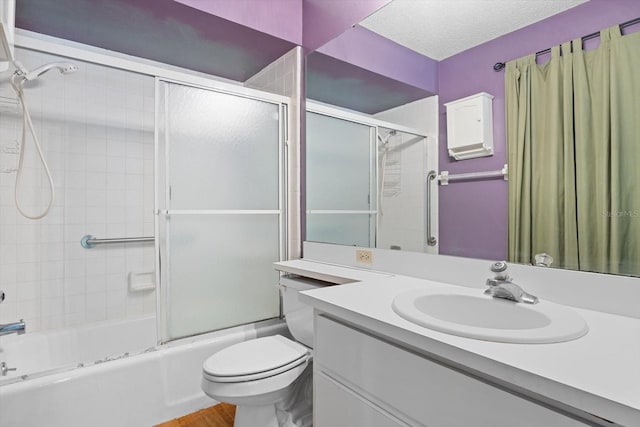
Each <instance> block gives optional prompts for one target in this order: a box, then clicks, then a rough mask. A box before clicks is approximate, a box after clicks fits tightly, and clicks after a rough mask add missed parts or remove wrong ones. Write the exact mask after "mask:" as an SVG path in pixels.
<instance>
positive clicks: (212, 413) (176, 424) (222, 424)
mask: <svg viewBox="0 0 640 427" xmlns="http://www.w3.org/2000/svg"><path fill="white" fill-rule="evenodd" d="M235 416H236V407H235V406H234V405H230V404H228V403H220V404H219V405H216V406H212V407H210V408H206V409H202V410H200V411H198V412H194V413H193V414H189V415H185V416H184V417H181V418H176V419H175V420H172V421H167V422H166V423H162V424H158V425H157V426H156V427H233V420H234V419H235Z"/></svg>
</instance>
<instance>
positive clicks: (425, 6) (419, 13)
mask: <svg viewBox="0 0 640 427" xmlns="http://www.w3.org/2000/svg"><path fill="white" fill-rule="evenodd" d="M587 1H588V0H393V1H392V2H391V3H390V4H389V5H387V6H385V7H384V8H383V9H381V10H379V11H378V12H376V13H374V14H373V15H371V16H369V17H368V18H366V19H365V20H364V21H362V22H361V23H360V24H361V25H362V26H364V27H365V28H368V29H369V30H371V31H374V32H376V33H378V34H380V35H382V36H384V37H386V38H388V39H391V40H393V41H395V42H396V43H398V44H401V45H403V46H406V47H408V48H409V49H412V50H415V51H416V52H419V53H421V54H423V55H426V56H428V57H430V58H432V59H435V60H438V61H440V60H443V59H445V58H448V57H450V56H452V55H455V54H456V53H459V52H462V51H464V50H467V49H470V48H472V47H474V46H477V45H480V44H482V43H485V42H487V41H489V40H493V39H495V38H497V37H499V36H501V35H504V34H507V33H510V32H512V31H515V30H517V29H519V28H522V27H526V26H527V25H530V24H533V23H534V22H538V21H541V20H543V19H545V18H548V17H550V16H553V15H555V14H557V13H560V12H563V11H565V10H567V9H571V8H572V7H575V6H577V5H579V4H581V3H585V2H587Z"/></svg>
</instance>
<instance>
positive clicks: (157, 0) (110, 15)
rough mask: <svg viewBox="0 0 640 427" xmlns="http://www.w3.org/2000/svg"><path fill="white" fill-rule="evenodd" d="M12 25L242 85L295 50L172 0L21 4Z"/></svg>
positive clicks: (46, 0)
mask: <svg viewBox="0 0 640 427" xmlns="http://www.w3.org/2000/svg"><path fill="white" fill-rule="evenodd" d="M0 1H2V0H0ZM16 26H17V27H19V28H23V29H27V30H31V31H35V32H38V33H43V34H48V35H51V36H54V37H60V38H63V39H67V40H73V41H76V42H80V43H85V44H88V45H92V46H97V47H101V48H105V49H109V50H114V51H116V52H122V53H126V54H129V55H134V56H138V57H141V58H147V59H151V60H154V61H160V62H164V63H167V64H171V65H176V66H179V67H184V68H188V69H191V70H196V71H202V72H204V73H208V74H213V75H217V76H221V77H225V78H228V79H232V80H236V81H241V82H243V81H245V80H247V79H248V78H249V77H251V76H253V75H254V74H255V73H257V72H258V71H260V70H262V69H263V68H264V67H265V66H267V65H268V64H270V63H272V62H273V61H275V60H276V59H278V58H280V57H281V56H282V55H284V54H285V53H286V52H288V51H289V50H291V49H292V48H293V47H294V46H295V44H294V43H291V42H289V41H286V40H283V39H281V38H277V37H274V36H271V35H268V34H265V33H263V32H261V31H258V30H255V29H252V28H249V27H247V26H243V25H239V24H237V23H235V22H231V21H229V20H227V19H224V18H221V17H218V16H214V15H211V14H207V13H203V12H201V11H199V10H197V9H194V8H191V7H188V6H185V5H183V4H181V3H178V2H176V1H173V0H109V1H95V0H20V1H18V2H16Z"/></svg>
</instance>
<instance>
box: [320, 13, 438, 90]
mask: <svg viewBox="0 0 640 427" xmlns="http://www.w3.org/2000/svg"><path fill="white" fill-rule="evenodd" d="M317 52H320V53H323V54H325V55H329V56H332V57H334V58H336V59H340V60H342V61H344V62H348V63H350V64H353V65H356V66H358V67H360V68H364V69H365V70H369V71H372V72H374V73H376V74H380V75H382V76H385V77H389V78H391V79H393V80H397V81H399V82H402V83H405V84H408V85H411V86H414V87H416V88H419V89H423V90H425V91H427V92H430V93H431V94H434V93H436V90H437V87H438V62H437V61H435V60H433V59H431V58H428V57H426V56H424V55H421V54H419V53H417V52H416V51H414V50H411V49H409V48H406V47H404V46H401V45H399V44H397V43H395V42H393V41H391V40H389V39H387V38H385V37H382V36H381V35H379V34H377V33H374V32H373V31H370V30H368V29H366V28H364V27H361V26H359V25H357V26H355V27H353V28H350V29H349V30H348V31H345V32H344V33H342V34H340V35H339V36H338V37H336V38H334V39H333V40H331V41H329V42H327V43H326V44H325V45H324V46H322V47H320V48H319V49H317ZM399 64H402V65H401V66H399Z"/></svg>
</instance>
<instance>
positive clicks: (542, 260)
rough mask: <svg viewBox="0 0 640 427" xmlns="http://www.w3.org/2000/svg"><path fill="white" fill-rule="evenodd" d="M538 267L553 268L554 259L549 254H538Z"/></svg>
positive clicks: (536, 257) (536, 258) (536, 259)
mask: <svg viewBox="0 0 640 427" xmlns="http://www.w3.org/2000/svg"><path fill="white" fill-rule="evenodd" d="M534 259H535V261H536V264H535V265H537V266H539V267H551V263H553V257H552V256H551V255H549V254H547V253H544V252H543V253H541V254H536V256H535V257H534Z"/></svg>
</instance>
